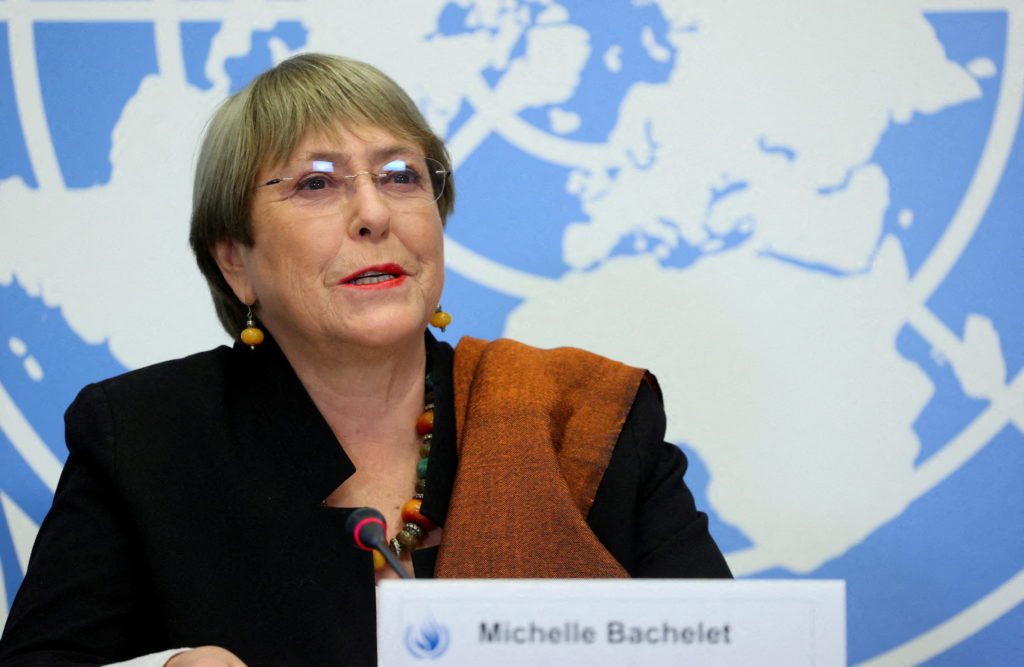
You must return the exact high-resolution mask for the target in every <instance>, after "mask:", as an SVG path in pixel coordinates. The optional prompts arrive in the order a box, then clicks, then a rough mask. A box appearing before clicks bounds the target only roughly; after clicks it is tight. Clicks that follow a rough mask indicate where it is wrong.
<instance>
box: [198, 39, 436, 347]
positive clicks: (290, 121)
mask: <svg viewBox="0 0 1024 667" xmlns="http://www.w3.org/2000/svg"><path fill="white" fill-rule="evenodd" d="M339 122H340V123H344V124H351V125H362V126H368V127H377V128H381V129H383V130H386V131H387V132H389V133H391V134H393V135H394V136H396V137H398V138H400V139H403V140H406V141H410V142H412V143H414V144H415V145H416V146H418V147H419V148H420V149H421V150H422V151H423V155H424V156H425V157H428V158H433V159H434V160H437V161H438V162H440V163H441V164H442V165H443V166H444V168H445V169H447V170H448V171H449V174H448V178H447V181H446V183H445V186H444V192H442V193H441V197H440V199H438V201H437V207H438V211H439V212H440V214H441V221H442V223H444V222H445V221H446V220H447V219H448V215H449V214H450V213H451V212H452V209H453V208H454V206H455V184H454V182H453V178H452V174H451V169H452V167H451V159H450V157H449V156H448V151H447V150H446V149H445V146H444V143H443V142H442V141H441V139H440V138H439V137H438V136H437V135H435V134H434V132H433V131H432V130H431V129H430V126H429V125H428V124H427V121H426V120H425V119H424V118H423V115H422V114H421V113H420V112H419V109H417V108H416V105H415V104H414V103H413V101H412V100H411V99H410V98H409V96H408V95H407V94H406V93H405V91H403V90H402V89H401V88H400V87H399V86H398V84H397V83H395V82H394V81H393V80H392V79H391V78H390V77H388V76H387V75H386V74H384V73H383V72H381V71H380V70H378V69H377V68H376V67H373V66H372V65H368V64H366V63H364V62H360V61H358V60H353V59H351V58H343V57H341V56H334V55H326V54H321V53H307V54H303V55H298V56H294V57H292V58H289V59H288V60H285V61H284V62H282V63H280V64H279V65H277V66H275V67H273V68H271V69H269V70H267V71H266V72H263V73H262V74H260V75H259V76H258V77H256V78H255V79H254V80H253V81H252V82H251V83H250V84H249V85H248V86H246V87H245V88H243V89H242V90H240V91H238V92H237V93H235V94H234V95H232V96H231V97H229V98H228V99H227V100H225V102H224V103H223V104H222V105H221V107H220V108H219V109H218V110H217V112H216V113H215V114H214V116H213V118H212V119H211V120H210V124H209V126H208V127H207V130H206V136H205V138H204V139H203V143H202V147H201V148H200V150H199V157H198V160H197V163H196V176H195V182H194V184H193V188H192V222H191V228H190V231H189V244H190V245H191V246H192V252H193V253H195V257H196V263H197V264H198V265H199V270H200V271H202V273H203V276H204V277H205V278H206V282H207V284H208V285H209V287H210V293H211V294H212V295H213V304H214V307H215V309H216V311H217V317H218V319H219V320H220V323H221V325H222V326H223V327H224V330H225V331H227V332H228V335H229V336H231V337H232V338H234V337H235V336H236V335H237V333H238V332H239V331H240V330H241V328H242V325H243V322H244V321H245V319H246V312H247V308H246V306H245V305H244V304H243V303H241V302H240V301H239V300H238V298H237V297H236V296H235V294H234V292H233V291H232V290H231V287H230V286H229V285H228V283H227V281H226V280H224V276H223V275H222V274H221V271H220V268H219V267H218V266H217V261H216V259H215V258H214V256H213V251H212V249H213V246H214V245H215V244H216V243H217V242H219V241H224V240H228V239H231V240H234V241H238V242H240V243H243V244H245V245H250V246H251V245H252V243H253V236H252V225H251V221H250V208H251V205H252V197H253V190H254V188H255V186H256V183H255V180H256V176H257V174H258V172H259V171H260V170H261V169H262V168H264V167H265V166H267V165H273V164H277V163H281V162H283V161H285V160H286V159H287V158H288V157H289V156H290V155H291V153H292V151H294V150H295V147H296V146H297V145H298V143H299V141H301V140H302V138H303V136H305V135H306V133H307V132H311V131H312V132H325V133H329V132H330V131H331V130H333V128H334V127H335V125H336V124H337V123H339Z"/></svg>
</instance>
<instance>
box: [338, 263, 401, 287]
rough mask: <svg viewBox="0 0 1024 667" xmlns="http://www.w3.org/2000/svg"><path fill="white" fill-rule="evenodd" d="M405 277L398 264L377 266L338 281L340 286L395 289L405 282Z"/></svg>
mask: <svg viewBox="0 0 1024 667" xmlns="http://www.w3.org/2000/svg"><path fill="white" fill-rule="evenodd" d="M407 275H408V274H407V273H406V272H405V270H404V269H403V268H402V267H401V266H399V265H398V264H378V265H376V266H370V267H367V268H365V269H360V270H359V271H356V272H355V273H352V274H350V275H348V276H346V277H345V278H343V279H342V280H341V281H340V284H342V285H346V286H350V287H362V288H370V289H374V288H384V287H395V286H397V285H400V284H402V283H403V282H405V277H406V276H407Z"/></svg>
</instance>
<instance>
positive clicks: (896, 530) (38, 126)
mask: <svg viewBox="0 0 1024 667" xmlns="http://www.w3.org/2000/svg"><path fill="white" fill-rule="evenodd" d="M719 5H722V6H719ZM727 5H728V6H725V5H724V4H723V3H718V4H715V3H696V4H694V3H672V2H649V3H630V2H606V3H587V2H578V1H571V2H570V1H567V2H518V3H517V2H513V3H490V2H465V3H445V2H425V3H408V4H404V5H403V6H402V16H401V20H396V19H395V15H394V8H392V7H391V6H387V7H385V6H383V5H382V6H380V7H376V6H373V5H365V6H360V8H359V9H358V11H356V10H354V9H353V8H352V7H350V6H348V5H346V6H345V7H340V6H339V7H337V8H334V7H331V8H326V7H324V6H323V5H320V4H317V5H316V6H315V7H313V6H312V5H307V3H304V2H291V3H278V2H254V3H253V2H240V1H233V2H232V1H227V2H224V1H217V2H212V1H211V2H203V1H196V2H189V3H185V2H180V3H108V2H99V1H89V0H85V1H81V2H77V3H64V4H53V3H45V2H34V3H33V2H10V1H7V2H3V1H0V137H2V138H0V146H2V147H3V150H0V210H2V211H3V212H4V214H3V222H2V223H0V224H2V229H3V237H2V238H3V242H2V243H0V461H2V464H0V507H2V508H3V512H2V514H0V520H2V521H3V524H2V525H0V568H2V570H3V577H0V597H3V598H5V599H6V601H7V602H8V603H9V601H10V600H11V599H12V598H13V595H14V593H15V591H16V589H17V587H18V585H19V584H20V581H21V576H22V572H23V571H24V567H25V565H26V563H27V560H28V553H29V550H30V548H31V542H32V539H33V537H34V534H35V532H36V530H37V527H38V524H39V522H40V521H41V520H42V518H43V516H44V515H45V512H46V509H47V508H48V506H49V502H50V498H51V495H52V492H53V488H54V487H55V485H56V482H57V478H58V475H59V471H60V466H61V464H62V462H63V458H64V456H65V454H64V451H65V450H64V446H63V433H62V420H61V414H62V412H63V410H64V407H65V406H66V405H67V404H68V403H69V402H70V400H71V399H72V398H73V396H74V394H75V393H76V392H77V390H78V389H79V388H80V387H81V386H82V385H84V384H85V383H87V382H90V381H93V380H96V379H99V378H102V377H107V376H109V375H112V374H115V373H118V372H121V371H122V370H125V369H128V368H135V367H138V366H141V365H144V364H148V363H152V362H155V361H159V360H163V359H167V358H171V357H175V356H181V355H184V354H188V353H191V352H194V351H197V350H201V349H206V348H209V347H212V346H213V345H215V344H217V343H219V342H221V341H222V340H223V338H222V334H221V333H220V332H219V327H218V325H217V323H216V321H215V319H214V317H213V315H212V313H211V312H210V308H209V299H208V296H207V294H206V293H205V286H204V285H203V284H202V282H201V279H200V277H199V275H198V272H197V271H196V270H195V269H194V267H193V266H192V260H191V258H190V257H189V255H188V250H187V246H186V244H185V235H186V231H185V230H186V226H187V222H186V221H187V219H188V212H189V198H190V194H189V190H190V182H191V164H192V159H193V154H194V151H195V144H196V141H197V139H198V137H199V136H200V134H201V131H202V127H203V124H204V123H205V122H206V120H207V118H209V116H210V114H211V113H212V110H213V109H214V108H215V107H216V105H217V104H218V103H219V102H220V101H221V100H222V99H223V98H224V97H225V96H226V95H227V94H229V93H230V92H232V91H234V90H237V89H238V88H240V87H242V86H244V85H245V83H247V82H248V81H249V80H250V79H251V77H252V76H254V75H255V74H256V73H258V72H259V71H261V70H263V69H265V68H266V67H268V66H270V65H271V64H272V63H273V62H275V61H277V60H280V59H281V58H283V57H286V56H287V55H290V54H291V53H293V52H296V51H298V50H303V49H309V50H320V51H328V52H340V53H344V54H345V55H349V56H353V57H356V58H360V59H363V60H367V61H369V62H371V63H374V64H376V65H378V66H379V67H381V68H383V69H384V70H385V71H387V72H388V73H389V74H391V75H393V76H395V77H396V78H397V79H398V81H399V82H400V83H401V84H402V85H403V86H405V87H406V88H407V89H408V90H409V91H410V93H411V94H412V95H413V97H414V99H415V100H416V101H417V103H418V104H420V106H421V108H422V109H423V110H424V113H425V114H426V115H427V116H428V118H429V120H430V121H431V122H432V124H433V125H434V127H435V128H436V129H437V130H438V131H439V132H440V133H441V134H442V135H444V136H445V137H446V139H447V141H448V144H449V147H450V149H451V152H452V154H453V157H454V159H455V163H456V175H455V179H456V182H457V184H458V190H459V203H458V205H457V210H456V214H455V215H454V216H453V218H452V219H451V220H450V222H449V225H448V240H447V247H446V251H447V265H448V277H447V286H446V291H445V299H444V303H445V307H446V309H447V310H448V311H450V312H452V313H453V315H454V317H455V321H454V323H453V325H452V326H451V327H450V328H449V332H448V333H447V334H445V336H444V337H445V338H446V339H448V340H450V341H452V342H454V341H457V340H458V338H459V336H461V335H462V334H472V335H474V336H477V337H482V338H496V337H499V336H509V337H513V338H518V339H520V340H523V341H524V342H527V343H532V344H536V345H541V346H554V345H574V346H577V347H584V348H588V349H591V350H594V351H596V352H599V353H603V354H606V355H608V356H612V357H615V358H618V359H621V360H623V361H626V362H628V363H631V364H634V365H638V366H644V367H648V368H651V369H652V370H654V371H655V372H656V373H657V374H658V376H659V379H660V381H661V384H662V387H663V389H664V393H665V396H666V399H667V403H666V409H667V411H668V413H669V433H668V437H669V439H670V440H672V441H673V442H675V443H677V444H679V445H680V446H681V447H683V448H684V449H685V451H686V452H687V454H688V455H689V458H690V462H691V468H690V470H689V472H688V474H687V480H688V483H689V485H690V487H691V489H693V491H694V493H695V495H696V496H697V500H698V503H699V504H700V505H701V506H702V507H703V508H705V509H706V510H708V512H709V514H710V517H711V524H712V530H713V533H714V535H715V537H716V539H717V540H718V542H719V544H720V545H721V546H722V547H723V550H725V551H726V552H727V555H728V558H729V561H730V564H731V565H732V567H733V569H734V571H736V572H737V573H738V574H741V575H743V576H766V577H796V576H799V577H828V578H842V579H845V580H846V581H847V590H848V595H849V658H850V662H851V664H913V663H920V662H925V661H928V660H933V661H934V663H933V664H964V663H974V664H977V663H988V664H1012V663H1013V662H1014V661H1015V660H1016V656H1017V655H1019V654H1020V653H1021V652H1022V651H1024V644H1022V642H1024V639H1022V638H1021V636H1020V633H1019V628H1020V627H1021V623H1024V611H1022V607H1021V605H1020V602H1021V600H1022V598H1024V574H1022V571H1021V564H1022V563H1024V544H1022V540H1020V538H1019V527H1020V525H1021V523H1022V520H1024V493H1022V492H1021V490H1020V488H1019V484H1018V482H1017V480H1018V479H1019V478H1020V476H1021V472H1022V471H1024V437H1022V434H1021V429H1022V425H1024V388H1022V384H1024V380H1022V379H1021V378H1022V376H1021V373H1020V371H1021V367H1022V364H1024V340H1022V338H1024V315H1022V312H1021V310H1020V307H1019V304H1020V302H1021V299H1020V296H1021V293H1022V291H1024V290H1022V282H1024V277H1022V276H1021V272H1020V270H1019V267H1020V257H1021V254H1022V250H1024V249H1022V248H1021V244H1022V242H1021V238H1024V237H1022V236H1021V234H1020V230H1019V225H1020V220H1021V218H1022V213H1024V203H1022V202H1024V188H1022V187H1021V184H1022V183H1024V164H1022V162H1024V158H1022V155H1024V148H1022V139H1021V126H1020V119H1021V109H1022V96H1024V90H1022V88H1024V85H1022V83H1021V82H1022V81H1024V35H1022V32H1024V18H1022V13H1021V12H1022V6H1021V3H1020V2H1016V1H1014V2H1005V3H1001V4H1000V3H997V4H996V5H992V6H989V7H988V8H987V9H985V10H984V11H981V10H979V9H977V7H976V5H974V3H971V2H967V1H966V0H965V1H964V2H962V3H957V2H953V3H950V2H943V3H936V4H935V5H934V6H932V5H931V4H930V3H927V2H924V3H877V4H874V5H872V6H871V8H870V10H867V9H865V8H864V7H861V6H859V5H858V4H857V3H759V2H755V1H753V0H751V1H750V2H745V3H738V4H737V3H727ZM158 8H159V10H158ZM313 17H315V18H313ZM382 45H400V48H398V47H395V48H391V47H390V46H389V47H388V48H382ZM4 608H5V607H4V606H3V605H0V614H2V613H3V611H2V610H3V609H4ZM0 620H2V618H0ZM417 633H418V631H416V632H414V633H413V634H414V635H416V637H414V639H415V642H416V643H415V644H414V645H416V646H421V645H424V646H425V645H429V644H430V641H431V640H428V639H425V638H424V637H421V636H419V635H418V634H417ZM436 638H437V639H438V640H439V639H440V635H437V636H436ZM423 642H426V644H424V643H423ZM437 645H439V644H437Z"/></svg>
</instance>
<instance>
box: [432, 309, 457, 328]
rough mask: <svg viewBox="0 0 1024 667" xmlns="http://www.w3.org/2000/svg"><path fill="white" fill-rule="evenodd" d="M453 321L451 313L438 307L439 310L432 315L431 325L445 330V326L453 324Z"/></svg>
mask: <svg viewBox="0 0 1024 667" xmlns="http://www.w3.org/2000/svg"><path fill="white" fill-rule="evenodd" d="M451 323H452V316H451V315H449V314H448V313H446V312H444V311H443V310H441V309H440V308H438V309H437V312H435V313H434V314H433V315H431V316H430V324H431V326H435V327H437V328H438V329H440V330H441V331H444V328H445V327H446V326H448V325H449V324H451Z"/></svg>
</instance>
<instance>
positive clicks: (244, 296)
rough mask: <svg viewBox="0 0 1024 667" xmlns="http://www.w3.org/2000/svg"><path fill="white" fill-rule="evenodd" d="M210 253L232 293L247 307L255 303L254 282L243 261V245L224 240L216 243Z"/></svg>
mask: <svg viewBox="0 0 1024 667" xmlns="http://www.w3.org/2000/svg"><path fill="white" fill-rule="evenodd" d="M210 251H211V252H212V253H213V258H214V259H215V260H217V266H219V267H220V273H221V275H222V276H224V280H226V281H227V283H228V285H230V286H231V291H232V292H234V293H235V296H237V297H238V300H239V301H241V302H242V303H244V304H247V305H252V304H253V303H255V302H256V293H255V292H254V291H253V289H252V282H251V281H250V280H249V273H248V271H246V268H245V262H244V261H243V259H242V253H243V252H244V250H243V245H242V244H241V243H239V242H238V241H235V240H232V239H224V240H223V241H217V242H216V243H214V244H213V247H212V248H211V249H210Z"/></svg>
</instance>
